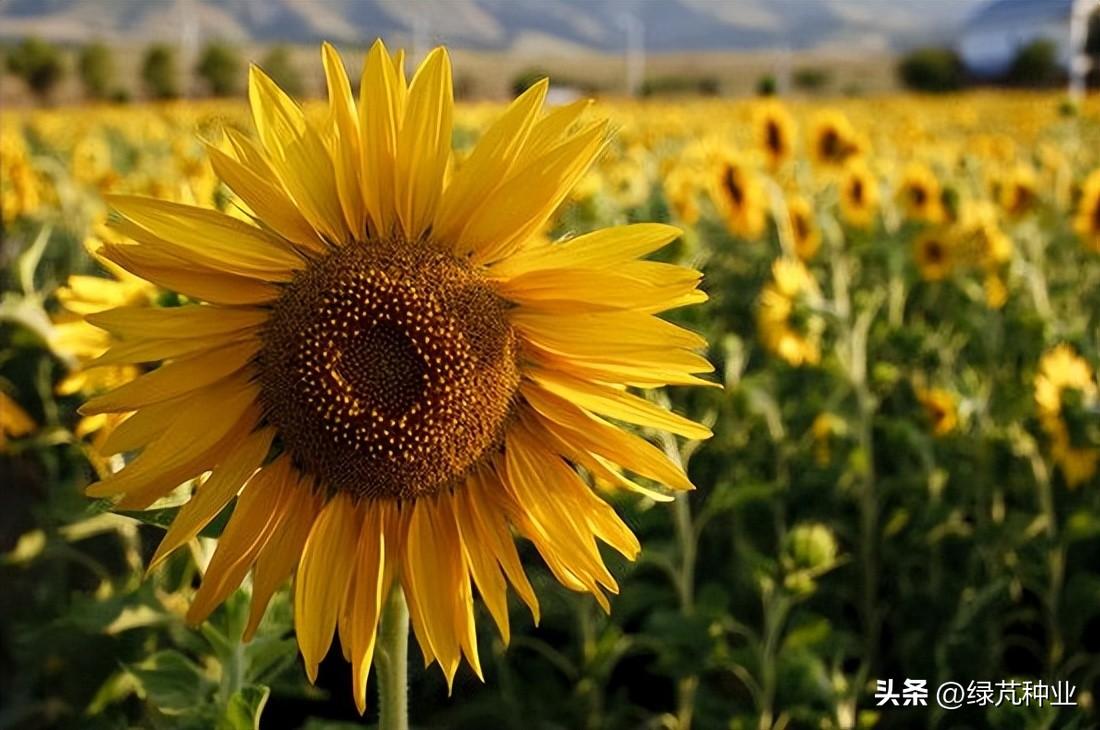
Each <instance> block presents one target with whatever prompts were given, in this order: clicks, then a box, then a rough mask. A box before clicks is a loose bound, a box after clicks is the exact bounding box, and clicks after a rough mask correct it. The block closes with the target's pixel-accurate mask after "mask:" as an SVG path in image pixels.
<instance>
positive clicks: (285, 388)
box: [82, 42, 711, 710]
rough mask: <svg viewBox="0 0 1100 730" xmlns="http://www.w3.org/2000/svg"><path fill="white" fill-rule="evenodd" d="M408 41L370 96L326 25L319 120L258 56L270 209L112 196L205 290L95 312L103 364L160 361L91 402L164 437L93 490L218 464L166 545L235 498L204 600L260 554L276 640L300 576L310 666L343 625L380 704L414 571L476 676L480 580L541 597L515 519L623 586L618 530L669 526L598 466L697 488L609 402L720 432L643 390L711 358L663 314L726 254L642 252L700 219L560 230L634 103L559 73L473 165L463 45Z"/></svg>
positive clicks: (185, 289) (130, 256)
mask: <svg viewBox="0 0 1100 730" xmlns="http://www.w3.org/2000/svg"><path fill="white" fill-rule="evenodd" d="M402 59H403V56H402V55H401V54H397V55H396V56H395V55H391V54H390V53H389V52H388V51H387V50H386V48H385V47H384V46H383V45H382V44H381V42H378V43H376V44H375V45H374V47H373V48H372V49H371V51H370V53H369V54H368V56H367V59H366V64H365V67H364V71H363V75H362V80H361V83H360V93H359V98H358V100H356V99H354V98H352V96H351V91H350V90H351V85H350V83H349V80H348V78H347V75H346V71H345V68H344V65H343V62H342V60H341V59H340V58H339V56H338V55H337V54H336V52H335V50H334V49H333V48H332V47H331V46H328V45H326V46H325V47H324V52H323V61H324V66H325V73H326V77H327V79H328V86H329V110H328V114H327V115H325V116H324V117H321V118H317V119H314V118H311V117H309V116H307V115H306V114H305V113H304V112H303V110H302V108H301V107H300V106H299V105H298V104H297V103H295V102H294V101H293V100H292V99H290V98H289V97H288V96H287V95H286V94H284V93H283V92H282V91H281V90H280V89H279V88H278V87H277V86H276V85H275V84H274V83H273V82H272V81H271V80H270V79H269V78H268V77H267V76H266V75H264V73H263V72H262V71H261V70H259V69H256V68H254V69H253V70H252V73H251V77H250V90H249V96H250V100H251V106H252V113H253V117H254V120H255V126H256V137H257V139H256V140H253V139H251V138H249V137H247V136H245V135H243V134H240V133H237V132H227V139H226V143H225V144H224V145H222V146H210V147H209V154H210V157H211V162H212V163H213V169H214V170H215V171H216V172H217V174H218V175H219V177H220V178H221V180H222V181H223V182H224V183H225V184H226V186H227V187H228V188H229V189H230V190H232V191H233V193H234V194H235V195H236V196H237V199H238V200H237V202H238V203H239V205H240V207H241V208H242V209H243V210H244V211H245V212H246V215H244V216H243V219H242V218H238V217H231V216H228V215H225V214H222V213H219V212H217V211H214V210H208V209H203V208H196V207H191V206H186V205H178V204H175V203H167V202H163V201H159V200H155V199H150V198H136V197H124V196H115V197H112V198H111V200H110V202H111V204H112V205H113V207H114V208H115V210H116V212H117V213H118V222H117V228H118V231H119V233H120V234H122V236H123V237H124V239H123V240H120V241H112V242H108V243H105V244H103V246H102V248H101V249H100V253H101V254H102V255H103V256H104V257H105V258H106V259H107V260H109V261H111V262H113V263H114V264H116V265H118V266H120V267H122V268H123V269H125V270H127V271H128V272H131V273H132V274H133V275H136V276H138V277H141V278H142V279H143V280H145V281H147V282H150V283H151V284H155V285H157V286H159V287H161V288H163V289H165V290H169V291H172V292H176V293H178V295H179V296H178V298H176V299H174V300H173V303H174V304H176V305H177V306H171V307H165V306H133V305H129V306H121V307H118V308H115V309H111V310H108V311H105V312H98V313H95V314H91V315H89V317H88V321H89V322H91V323H92V324H94V325H96V326H97V327H100V328H102V329H103V330H105V331H107V332H109V333H110V334H111V337H112V340H111V342H112V345H111V347H110V349H109V350H108V351H107V353H106V355H105V356H104V357H103V358H100V360H99V362H111V363H153V364H156V363H160V365H159V367H155V368H154V369H152V370H151V371H149V372H146V373H145V374H143V375H141V376H140V377H138V378H136V379H134V380H132V381H131V382H128V383H126V384H123V385H121V386H120V387H118V388H116V389H114V390H112V391H110V392H107V393H104V394H101V395H98V396H96V397H94V398H92V399H91V400H89V401H88V402H87V403H86V404H85V406H84V408H83V409H82V410H83V412H85V413H86V414H89V415H97V414H110V415H115V414H122V415H125V418H126V420H125V421H123V422H122V424H121V425H120V426H119V427H118V428H117V429H116V430H115V431H114V432H113V433H112V434H111V435H110V437H109V438H108V439H107V440H106V443H105V444H104V445H103V451H104V452H105V453H108V454H114V453H123V452H126V453H132V452H138V455H137V456H136V457H135V458H134V459H133V460H132V461H131V462H130V463H129V464H127V465H126V466H125V468H123V469H122V470H121V471H119V472H117V473H115V474H112V475H110V476H108V477H107V478H106V479H104V480H102V481H101V482H99V483H97V484H94V485H92V486H91V487H90V488H89V489H88V493H89V494H90V495H93V496H98V497H112V498H117V499H118V504H119V505H120V506H122V507H124V508H129V509H141V508H145V507H148V506H149V505H151V504H153V503H154V502H155V501H156V500H158V499H159V498H161V497H162V496H164V495H166V494H167V493H169V492H171V491H173V490H174V489H176V487H177V486H178V485H180V484H184V483H188V482H191V483H192V484H193V485H196V484H197V486H196V488H195V489H194V490H193V494H192V496H191V499H190V501H188V502H187V503H186V504H185V505H184V506H183V507H182V508H181V509H180V511H179V514H178V516H177V518H176V519H175V521H174V522H173V524H172V526H171V527H170V528H169V530H168V532H167V534H166V535H165V537H164V540H163V542H162V543H161V545H160V547H159V548H158V550H157V554H156V555H155V556H154V559H153V563H154V565H155V564H158V563H160V562H161V561H162V560H164V559H165V557H166V556H167V555H168V554H169V553H171V552H172V551H173V550H174V549H176V548H178V547H179V546H180V545H182V544H184V543H185V542H187V541H188V540H190V539H191V538H192V537H194V536H195V535H196V534H198V532H199V531H200V530H202V529H203V527H204V526H205V525H206V524H207V523H209V522H210V520H211V519H213V517H214V516H215V515H217V514H218V513H219V512H220V511H221V510H222V509H223V508H224V507H225V506H226V505H227V504H228V503H230V502H232V501H233V500H235V508H234V510H233V514H232V517H231V519H230V520H229V522H228V523H227V525H226V528H225V531H224V533H223V534H222V537H221V539H220V541H219V545H218V548H217V550H216V551H215V553H214V555H213V558H212V560H211V562H210V564H209V567H208V568H207V570H206V574H205V576H204V580H203V582H202V585H201V587H200V588H199V590H198V592H197V593H196V595H195V600H194V602H193V604H192V607H191V610H190V612H189V614H188V617H189V619H190V620H192V621H201V620H202V619H204V618H205V617H206V616H207V615H209V614H210V612H211V611H212V610H213V609H214V608H215V607H216V606H217V605H218V604H219V603H220V602H221V601H223V600H224V599H225V598H226V597H227V596H228V595H229V593H230V592H231V591H232V590H234V589H235V588H236V587H237V586H238V585H239V584H240V583H241V580H242V579H243V578H244V576H245V575H246V574H247V573H248V572H249V571H250V570H251V571H252V576H253V577H252V585H253V589H252V600H253V604H252V612H251V616H250V619H249V624H248V629H247V631H246V635H248V636H251V634H252V633H253V632H254V631H255V629H256V626H257V624H258V622H259V619H260V617H261V616H262V615H263V613H264V610H265V608H266V605H267V603H268V601H269V600H270V598H271V596H272V594H273V593H274V591H275V590H276V589H277V588H278V587H279V585H280V584H281V583H282V582H283V581H285V580H286V579H288V578H290V577H291V576H293V578H294V581H295V591H294V610H295V627H296V630H297V635H298V643H299V646H300V648H301V650H302V654H303V656H304V658H305V663H306V669H307V673H308V674H309V676H310V677H311V678H313V677H315V676H316V672H317V667H318V665H319V663H320V661H321V660H322V659H323V658H324V656H325V655H326V653H327V652H328V649H329V647H330V645H331V644H332V641H333V637H334V634H336V633H337V629H338V635H339V637H340V641H341V643H342V644H343V648H344V655H345V656H346V657H347V658H348V659H349V660H350V661H351V664H352V676H353V689H354V694H355V699H356V703H357V704H358V706H359V708H360V710H363V708H364V707H365V701H366V700H365V690H366V683H367V672H368V671H369V668H370V663H371V658H372V654H373V648H374V643H375V634H376V631H377V627H378V621H379V614H380V612H381V609H382V604H383V602H384V600H385V597H386V596H387V595H388V594H389V593H390V591H392V590H401V591H402V592H403V593H404V595H405V597H406V599H407V601H408V605H409V610H410V614H411V617H412V625H413V628H414V630H415V634H416V637H417V640H418V641H419V643H420V647H421V651H422V653H423V655H424V656H425V657H426V658H427V660H428V661H429V662H437V663H438V664H439V665H440V667H441V668H442V669H443V671H444V673H445V675H446V677H447V679H448V682H450V681H451V679H452V678H453V676H454V673H455V671H456V670H457V667H458V665H459V663H460V661H461V659H462V658H465V659H466V660H467V661H468V663H469V664H470V665H471V666H472V667H473V669H474V670H475V672H478V673H480V661H479V658H478V652H477V642H476V636H475V631H474V612H473V595H474V588H475V587H476V589H477V592H478V593H479V594H480V595H481V596H482V598H483V599H484V601H485V603H486V605H487V607H488V609H489V613H490V614H491V615H492V617H493V619H494V621H495V622H496V623H497V625H498V626H499V628H500V630H501V633H502V635H503V636H504V638H505V639H507V637H508V635H509V625H508V610H507V604H506V597H505V596H506V590H507V586H508V585H511V586H512V587H513V588H515V590H516V592H517V593H518V594H519V595H520V597H521V598H522V599H523V601H524V602H525V603H527V605H528V606H529V607H530V608H531V610H532V612H533V614H534V616H535V618H536V620H537V617H538V602H537V599H536V596H535V594H534V592H533V590H532V588H531V585H530V583H529V582H528V581H527V578H526V577H525V575H524V571H523V568H522V566H521V565H520V562H519V557H518V553H517V551H516V548H515V545H514V544H513V531H515V532H516V533H518V534H519V535H522V536H523V537H525V538H527V539H529V540H530V541H531V542H532V543H533V544H534V546H535V549H536V550H537V551H538V552H539V554H540V555H541V556H542V557H543V558H544V560H545V561H546V563H547V565H548V566H549V568H550V570H551V572H552V573H553V574H554V575H555V576H556V577H557V578H558V579H559V580H560V581H561V582H562V583H563V584H564V585H565V586H567V587H568V588H571V589H573V590H577V591H584V592H588V593H591V594H593V595H594V596H595V598H596V600H597V601H599V602H600V603H601V605H603V606H604V607H605V608H607V607H608V606H609V603H608V599H607V597H606V593H608V592H612V593H613V592H615V591H616V590H617V584H616V582H615V580H614V578H613V576H612V575H611V574H610V572H609V571H608V569H607V567H606V565H605V563H604V559H603V557H602V555H601V553H600V551H599V547H598V543H599V542H603V543H606V544H608V545H610V546H611V547H613V548H614V549H615V550H617V551H618V552H620V553H622V554H623V555H625V556H626V557H628V558H633V557H635V556H636V555H637V553H638V550H639V546H638V543H637V540H636V539H635V537H634V535H633V534H632V533H631V532H630V530H629V529H628V528H627V526H626V525H625V524H624V523H623V522H622V521H621V520H620V519H619V518H618V517H617V516H616V514H615V512H614V511H613V510H612V509H611V507H610V506H608V505H607V504H606V503H605V502H604V501H603V500H602V499H601V498H600V497H599V496H597V494H596V493H595V492H594V491H593V490H592V488H591V482H590V481H588V479H591V480H599V482H600V483H601V484H604V485H613V486H615V487H618V488H621V489H625V490H630V491H633V492H637V493H639V494H644V495H647V496H649V497H650V498H653V499H657V500H667V499H669V498H670V497H669V496H668V495H667V494H666V493H665V492H663V491H661V490H659V489H656V488H655V487H658V486H659V485H665V486H667V487H670V488H672V489H690V488H691V484H690V482H689V481H688V479H687V477H686V476H685V475H684V473H683V472H682V471H681V469H680V468H679V467H677V466H676V465H675V464H673V463H672V462H671V461H669V459H668V458H667V457H666V456H665V455H664V453H663V452H662V451H661V450H660V449H658V448H657V447H656V446H654V445H653V444H651V443H650V442H649V441H647V440H645V439H643V438H642V437H640V436H638V435H635V434H634V433H631V432H629V431H627V430H624V429H622V428H620V426H618V425H616V423H613V422H612V421H611V420H607V419H614V421H615V422H617V423H622V424H635V425H638V426H644V427H647V428H656V429H667V430H670V431H672V432H675V433H678V434H680V435H683V436H686V437H689V438H706V437H707V436H709V435H710V432H709V430H708V429H706V428H705V427H703V426H701V425H699V424H696V423H694V422H692V421H689V420H688V419H686V418H683V417H681V416H678V415H676V414H673V413H671V412H669V411H668V410H666V409H664V408H663V407H661V406H658V405H657V404H655V403H653V402H652V401H650V400H648V399H646V398H645V397H644V396H643V395H641V394H639V392H638V391H639V390H645V389H651V388H656V387H660V386H662V385H666V384H671V383H678V384H682V385H688V384H703V383H705V382H706V381H704V380H702V379H701V378H700V377H699V374H700V373H704V372H709V371H710V370H711V366H710V364H709V363H708V362H707V361H706V360H705V359H704V358H703V357H702V356H701V355H700V354H698V352H697V350H699V349H701V348H702V347H703V346H704V345H705V342H704V340H703V339H702V338H700V337H699V336H698V335H696V334H694V333H692V332H688V331H686V330H683V329H681V328H679V327H677V326H674V325H672V324H671V323H669V322H666V321H665V320H663V319H660V318H659V317H658V316H657V315H658V313H660V312H663V311H665V310H668V309H672V308H675V307H681V306H684V305H688V304H694V303H698V302H701V301H703V300H704V299H705V298H706V297H705V296H704V295H703V294H702V293H701V292H700V291H699V290H698V288H697V286H698V283H699V280H700V274H698V272H694V271H692V270H690V269H686V268H684V267H680V266H677V265H673V264H666V263H655V262H649V261H642V260H640V259H641V257H643V256H645V255H647V254H649V253H650V252H652V251H655V250H657V249H659V248H661V247H663V246H665V245H666V244H668V243H670V242H671V241H673V240H675V239H676V238H677V237H678V235H679V231H678V230H677V229H675V228H672V227H670V226H665V225H657V224H637V225H632V226H624V227H621V228H612V229H607V230H603V231H596V232H592V233H588V234H585V235H580V236H576V237H573V238H570V239H568V240H565V241H559V242H550V241H548V240H547V238H546V236H545V229H546V227H547V223H548V220H549V219H550V217H551V215H552V214H553V213H554V210H555V208H556V207H557V206H558V205H559V204H560V203H561V202H562V201H563V200H564V199H565V198H566V197H567V195H568V194H569V191H570V189H571V188H572V187H573V186H574V184H576V183H577V182H578V181H579V180H580V179H581V178H582V177H583V176H584V175H585V173H586V171H587V170H588V169H589V167H590V166H591V164H592V162H593V161H594V160H595V159H596V157H597V155H599V154H600V152H601V150H602V149H603V148H604V145H605V142H606V140H607V125H606V123H605V122H603V121H595V122H588V123H585V122H584V121H583V120H582V115H583V113H584V112H585V109H586V106H587V105H586V104H585V103H578V104H573V105H569V106H565V107H561V108H558V109H555V110H553V111H551V112H549V113H547V114H544V113H543V110H542V107H543V102H544V100H545V96H546V91H547V83H546V82H545V81H543V82H540V83H538V84H535V85H534V86H533V87H531V89H529V90H528V91H527V92H525V93H524V94H523V95H522V96H520V97H519V98H518V99H516V101H515V102H514V103H513V104H512V105H511V106H510V107H509V108H508V109H507V110H506V111H505V112H504V113H503V114H502V115H501V117H500V118H499V119H498V120H497V121H495V122H494V123H493V124H492V125H491V126H489V127H488V129H487V130H486V131H485V133H484V134H483V136H482V137H481V139H480V141H479V142H478V144H477V145H476V146H475V147H474V149H473V150H472V151H471V153H470V154H469V155H468V156H467V157H465V159H463V160H462V161H461V162H460V163H459V164H455V162H454V161H453V159H452V155H451V146H450V145H451V137H452V129H451V118H452V106H453V102H452V90H451V70H450V61H449V58H448V56H447V54H446V52H445V51H444V50H443V49H436V50H435V51H433V52H432V53H430V54H429V55H428V57H427V58H426V59H425V61H424V63H423V64H422V65H421V66H420V68H419V69H418V70H417V71H416V73H415V75H414V76H413V78H412V79H411V81H410V80H407V79H406V76H405V72H404V67H403V60H402ZM159 303H163V302H159ZM130 414H132V415H130ZM578 468H583V469H584V474H585V477H582V475H581V474H580V473H579V472H578ZM204 475H205V476H204Z"/></svg>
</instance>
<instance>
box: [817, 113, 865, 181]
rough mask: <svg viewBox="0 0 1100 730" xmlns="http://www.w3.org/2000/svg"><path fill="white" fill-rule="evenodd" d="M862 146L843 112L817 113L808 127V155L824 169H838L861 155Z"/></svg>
mask: <svg viewBox="0 0 1100 730" xmlns="http://www.w3.org/2000/svg"><path fill="white" fill-rule="evenodd" d="M862 149H863V144H862V143H861V141H860V140H859V138H858V137H857V136H856V132H855V130H854V129H853V128H852V123H851V122H849V121H848V117H846V116H844V113H843V112H840V111H837V110H835V109H826V110H823V111H821V112H818V113H817V114H816V115H815V116H814V118H813V121H812V122H811V126H810V154H811V155H812V157H813V160H814V162H816V163H817V164H819V165H822V166H824V167H839V166H841V165H843V164H844V163H845V162H847V161H848V160H849V159H850V158H852V157H855V156H857V155H859V154H861V153H862Z"/></svg>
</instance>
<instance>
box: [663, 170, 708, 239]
mask: <svg viewBox="0 0 1100 730" xmlns="http://www.w3.org/2000/svg"><path fill="white" fill-rule="evenodd" d="M663 187H664V193H665V200H667V201H668V207H669V209H670V210H671V211H672V214H673V215H674V216H675V217H676V219H677V220H679V221H681V222H683V223H684V224H686V225H689V226H692V225H695V224H696V223H698V222H699V199H698V185H697V182H696V175H695V173H694V172H693V171H691V170H688V169H687V168H684V167H674V168H672V169H671V170H669V172H668V174H667V175H665V177H664V182H663Z"/></svg>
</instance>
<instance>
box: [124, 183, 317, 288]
mask: <svg viewBox="0 0 1100 730" xmlns="http://www.w3.org/2000/svg"><path fill="white" fill-rule="evenodd" d="M106 200H107V203H108V204H109V205H110V206H111V207H112V208H114V209H115V210H116V211H118V212H119V214H121V215H122V216H124V218H125V219H126V220H128V221H129V222H130V223H132V224H133V225H132V226H121V225H120V226H119V230H121V231H123V232H125V233H126V234H127V235H129V236H131V237H132V238H134V239H135V240H137V241H140V242H141V243H143V244H145V245H148V246H153V247H156V248H165V249H167V250H169V251H170V252H172V253H176V254H177V255H181V254H182V255H184V256H187V257H189V258H194V259H195V260H197V261H199V262H201V263H204V264H206V265H208V266H211V267H214V268H218V269H222V270H224V271H226V272H228V273H234V274H240V275H243V276H248V275H253V274H255V273H261V274H272V275H283V276H288V275H289V273H290V272H293V271H296V270H298V269H300V268H302V266H303V265H304V262H303V261H302V258H301V257H300V256H299V255H298V254H297V253H296V252H295V251H294V250H293V249H292V248H290V247H289V246H287V245H286V244H285V242H283V241H282V239H279V238H276V237H274V236H272V235H270V234H269V233H265V232H264V231H262V230H261V229H259V228H256V227H255V226H251V225H249V224H247V223H245V222H244V221H241V220H238V219H237V218H233V217H231V216H228V215H225V214H224V213H219V212H218V211H216V210H207V209H205V208H196V207H194V206H191V205H181V204H179V203H170V202H168V201H165V200H157V199H155V198H141V197H137V196H132V195H109V196H107V198H106ZM288 278H289V276H288Z"/></svg>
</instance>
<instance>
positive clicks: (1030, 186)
mask: <svg viewBox="0 0 1100 730" xmlns="http://www.w3.org/2000/svg"><path fill="white" fill-rule="evenodd" d="M997 186H998V189H999V191H1000V192H999V195H998V197H999V198H1000V202H1001V208H1003V209H1004V211H1005V213H1007V214H1008V215H1010V216H1012V217H1014V218H1018V217H1020V216H1022V215H1025V214H1027V213H1028V212H1029V211H1031V209H1032V208H1033V207H1035V202H1036V201H1037V200H1038V197H1039V181H1038V179H1037V177H1036V175H1035V170H1033V169H1032V168H1031V167H1030V166H1029V165H1023V164H1021V165H1017V166H1016V167H1014V168H1012V170H1010V171H1009V172H1008V174H1006V175H1005V176H1004V178H1003V179H1002V180H1000V181H998V183H997Z"/></svg>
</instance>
